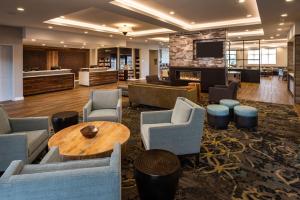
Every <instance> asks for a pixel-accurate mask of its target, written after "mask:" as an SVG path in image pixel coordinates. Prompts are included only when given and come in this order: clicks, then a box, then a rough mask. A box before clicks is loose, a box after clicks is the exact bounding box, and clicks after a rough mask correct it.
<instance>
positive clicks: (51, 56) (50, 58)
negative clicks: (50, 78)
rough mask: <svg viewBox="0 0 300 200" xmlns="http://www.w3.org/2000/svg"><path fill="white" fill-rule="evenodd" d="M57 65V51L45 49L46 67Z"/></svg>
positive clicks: (49, 68)
mask: <svg viewBox="0 0 300 200" xmlns="http://www.w3.org/2000/svg"><path fill="white" fill-rule="evenodd" d="M53 66H58V51H57V50H48V51H47V69H48V70H51V67H53Z"/></svg>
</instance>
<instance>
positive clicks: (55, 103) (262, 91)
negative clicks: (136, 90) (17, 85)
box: [2, 77, 300, 117]
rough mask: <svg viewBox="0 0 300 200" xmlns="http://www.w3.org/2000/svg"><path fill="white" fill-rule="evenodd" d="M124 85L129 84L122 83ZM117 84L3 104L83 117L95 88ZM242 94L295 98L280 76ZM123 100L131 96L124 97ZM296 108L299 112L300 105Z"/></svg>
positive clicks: (19, 110) (246, 86)
mask: <svg viewBox="0 0 300 200" xmlns="http://www.w3.org/2000/svg"><path fill="white" fill-rule="evenodd" d="M121 84H125V83H124V82H122V83H121ZM116 87H117V84H108V85H102V86H95V87H83V86H77V87H76V88H75V89H73V90H65V91H60V92H53V93H47V94H40V95H34V96H29V97H25V100H24V101H18V102H4V103H2V104H3V105H4V107H5V109H6V110H7V112H8V114H9V115H10V116H11V117H27V116H51V115H52V114H54V113H56V112H60V111H67V110H73V111H78V112H79V113H80V115H81V116H82V108H83V106H84V104H85V103H86V102H87V101H88V97H89V94H90V92H91V91H92V90H94V89H110V88H116ZM238 97H239V98H240V99H248V100H253V101H262V102H271V103H279V104H293V98H292V96H291V94H290V93H289V92H288V91H287V82H286V81H282V80H278V79H277V77H273V78H271V77H270V78H262V80H261V83H260V84H255V83H242V86H241V88H240V90H239V93H238ZM123 101H124V102H123V103H124V104H125V103H127V102H128V98H123ZM295 109H296V110H298V111H299V114H300V105H296V106H295Z"/></svg>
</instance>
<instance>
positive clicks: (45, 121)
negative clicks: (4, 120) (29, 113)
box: [9, 117, 49, 132]
mask: <svg viewBox="0 0 300 200" xmlns="http://www.w3.org/2000/svg"><path fill="white" fill-rule="evenodd" d="M9 122H10V126H11V128H12V130H13V132H22V131H35V130H47V131H48V132H49V117H27V118H10V119H9Z"/></svg>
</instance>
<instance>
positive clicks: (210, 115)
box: [207, 104, 229, 129]
mask: <svg viewBox="0 0 300 200" xmlns="http://www.w3.org/2000/svg"><path fill="white" fill-rule="evenodd" d="M207 121H208V125H210V126H211V127H214V128H216V129H227V127H228V124H229V108H228V107H227V106H223V105H218V104H212V105H208V106H207Z"/></svg>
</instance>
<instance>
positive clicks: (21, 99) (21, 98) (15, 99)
mask: <svg viewBox="0 0 300 200" xmlns="http://www.w3.org/2000/svg"><path fill="white" fill-rule="evenodd" d="M12 100H13V101H23V100H24V97H15V98H13V99H12Z"/></svg>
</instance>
